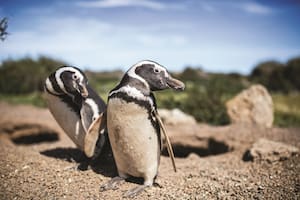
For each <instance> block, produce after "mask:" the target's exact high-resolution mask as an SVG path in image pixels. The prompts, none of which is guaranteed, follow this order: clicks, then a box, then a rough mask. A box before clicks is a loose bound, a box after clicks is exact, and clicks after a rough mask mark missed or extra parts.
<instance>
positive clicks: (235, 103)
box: [226, 85, 274, 127]
mask: <svg viewBox="0 0 300 200" xmlns="http://www.w3.org/2000/svg"><path fill="white" fill-rule="evenodd" d="M226 108H227V114H228V115H229V117H230V120H231V122H232V123H251V124H257V125H262V126H265V127H272V124H273V120H274V114H273V101H272V97H271V96H270V94H269V93H268V91H267V89H266V88H265V87H264V86H262V85H253V86H252V87H250V88H248V89H246V90H243V91H242V92H241V93H239V94H238V95H237V96H235V97H234V98H233V99H231V100H229V101H227V102H226Z"/></svg>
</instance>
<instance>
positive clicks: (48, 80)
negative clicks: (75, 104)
mask: <svg viewBox="0 0 300 200" xmlns="http://www.w3.org/2000/svg"><path fill="white" fill-rule="evenodd" d="M45 86H46V88H47V90H49V91H50V92H51V93H53V94H56V95H59V94H60V93H58V92H56V91H55V90H54V88H53V86H52V83H51V81H50V79H49V78H47V79H46V83H45Z"/></svg>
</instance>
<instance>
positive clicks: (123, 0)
mask: <svg viewBox="0 0 300 200" xmlns="http://www.w3.org/2000/svg"><path fill="white" fill-rule="evenodd" d="M77 5H78V6H81V7H87V8H114V7H133V6H134V7H144V8H149V9H153V10H163V9H165V8H166V7H167V6H166V5H165V4H163V3H161V2H156V1H152V0H98V1H80V2H78V3H77Z"/></svg>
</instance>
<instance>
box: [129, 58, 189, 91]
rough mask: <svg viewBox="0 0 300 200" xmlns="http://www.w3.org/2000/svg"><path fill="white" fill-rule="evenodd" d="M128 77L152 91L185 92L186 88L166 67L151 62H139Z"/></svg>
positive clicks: (130, 70) (131, 69)
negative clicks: (138, 81) (173, 90)
mask: <svg viewBox="0 0 300 200" xmlns="http://www.w3.org/2000/svg"><path fill="white" fill-rule="evenodd" d="M127 75H128V76H130V77H132V78H136V79H138V80H140V81H141V82H143V83H144V84H145V85H146V87H148V88H149V89H150V90H151V91H158V90H164V89H167V88H172V89H175V90H183V89H184V87H185V85H184V83H182V82H181V81H179V80H177V79H175V78H173V77H172V76H171V75H170V74H169V72H168V71H167V70H166V68H165V67H163V66H162V65H160V64H158V63H156V62H154V61H150V60H144V61H140V62H138V63H137V64H135V65H134V66H132V67H131V68H130V69H129V70H128V71H127Z"/></svg>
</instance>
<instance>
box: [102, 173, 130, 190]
mask: <svg viewBox="0 0 300 200" xmlns="http://www.w3.org/2000/svg"><path fill="white" fill-rule="evenodd" d="M124 181H125V179H124V178H122V177H120V176H116V177H114V178H112V179H111V180H110V181H108V182H107V183H105V184H104V185H101V186H100V192H103V191H106V190H116V189H118V188H119V187H118V186H119V185H120V184H122V183H123V182H124Z"/></svg>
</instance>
